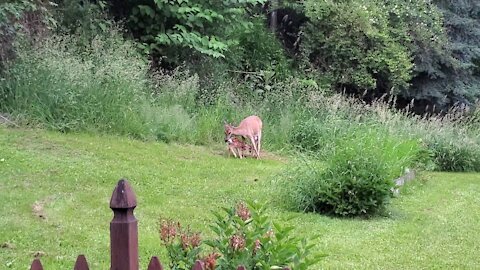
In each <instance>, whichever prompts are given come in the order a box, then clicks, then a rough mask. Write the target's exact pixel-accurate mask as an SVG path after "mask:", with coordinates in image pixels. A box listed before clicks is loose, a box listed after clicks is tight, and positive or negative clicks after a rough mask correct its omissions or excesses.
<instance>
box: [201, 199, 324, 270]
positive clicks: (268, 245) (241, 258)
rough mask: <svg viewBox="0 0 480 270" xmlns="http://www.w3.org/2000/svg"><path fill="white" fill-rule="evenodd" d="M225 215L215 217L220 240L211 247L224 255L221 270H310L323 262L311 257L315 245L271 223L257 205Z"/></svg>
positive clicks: (221, 258) (221, 256) (290, 228)
mask: <svg viewBox="0 0 480 270" xmlns="http://www.w3.org/2000/svg"><path fill="white" fill-rule="evenodd" d="M224 211H225V212H226V216H225V215H221V214H218V213H217V214H215V216H216V218H217V220H216V221H215V225H213V226H211V228H212V230H213V231H214V232H215V234H216V239H214V240H212V241H208V242H207V244H208V245H210V246H211V247H213V248H214V250H215V251H217V252H218V253H219V254H220V257H219V259H218V260H217V264H218V269H219V270H221V269H235V268H236V267H237V266H238V265H243V266H245V267H246V269H265V270H266V269H282V268H283V267H287V266H288V267H290V268H291V269H308V267H309V266H311V265H313V264H315V263H317V262H318V261H320V260H321V256H318V254H317V256H313V257H314V258H312V256H311V254H310V253H311V249H312V247H313V245H311V244H307V240H306V239H305V238H304V239H302V240H300V239H298V238H296V237H294V236H292V235H291V231H292V230H293V227H282V226H281V225H280V224H278V223H272V222H270V221H269V220H268V219H267V217H266V216H265V214H264V212H265V208H264V206H260V205H258V204H256V203H253V202H252V203H249V204H248V206H247V205H246V204H244V203H239V204H238V205H237V206H236V207H235V208H231V209H224Z"/></svg>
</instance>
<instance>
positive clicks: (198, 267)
mask: <svg viewBox="0 0 480 270" xmlns="http://www.w3.org/2000/svg"><path fill="white" fill-rule="evenodd" d="M192 270H205V268H204V267H203V262H202V261H199V260H197V261H196V262H195V264H194V265H193V268H192Z"/></svg>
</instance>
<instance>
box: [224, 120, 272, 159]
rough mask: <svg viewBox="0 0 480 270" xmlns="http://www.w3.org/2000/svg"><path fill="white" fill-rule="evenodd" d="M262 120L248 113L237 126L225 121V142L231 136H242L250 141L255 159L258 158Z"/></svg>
mask: <svg viewBox="0 0 480 270" xmlns="http://www.w3.org/2000/svg"><path fill="white" fill-rule="evenodd" d="M262 126H263V124H262V120H261V119H260V117H258V116H256V115H250V116H248V117H247V118H245V119H243V120H242V121H241V122H240V124H239V125H238V126H237V127H234V126H232V125H230V124H228V123H226V122H225V126H224V127H225V142H228V141H229V140H230V139H231V138H232V136H234V135H236V136H242V137H244V138H248V139H249V140H250V141H251V142H252V147H253V150H254V151H255V156H256V157H257V159H259V158H260V145H261V143H260V142H261V140H262Z"/></svg>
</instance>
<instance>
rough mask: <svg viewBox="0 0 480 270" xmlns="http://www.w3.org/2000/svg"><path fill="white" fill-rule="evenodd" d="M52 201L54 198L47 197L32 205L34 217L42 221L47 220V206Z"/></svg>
mask: <svg viewBox="0 0 480 270" xmlns="http://www.w3.org/2000/svg"><path fill="white" fill-rule="evenodd" d="M51 201H52V197H47V198H45V199H43V200H40V201H36V202H34V203H33V204H32V213H33V215H34V216H36V217H38V218H40V219H47V216H46V215H45V209H44V208H45V204H47V203H49V202H51Z"/></svg>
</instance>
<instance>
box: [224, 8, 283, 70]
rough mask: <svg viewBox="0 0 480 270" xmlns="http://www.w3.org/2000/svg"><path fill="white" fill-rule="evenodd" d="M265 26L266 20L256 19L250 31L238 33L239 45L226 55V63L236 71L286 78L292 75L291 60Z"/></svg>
mask: <svg viewBox="0 0 480 270" xmlns="http://www.w3.org/2000/svg"><path fill="white" fill-rule="evenodd" d="M265 25H266V22H265V19H263V18H260V17H256V18H253V20H252V26H251V27H250V28H249V29H247V30H246V31H243V32H238V33H236V35H235V36H236V38H237V39H238V43H237V44H235V45H232V47H231V50H229V52H228V53H227V54H226V61H227V62H229V63H230V66H231V67H232V68H234V69H235V70H239V71H249V72H261V71H266V72H274V73H276V74H277V76H278V77H279V78H285V77H286V76H287V75H288V74H289V73H290V68H291V67H290V63H289V59H288V58H287V55H286V54H285V52H284V49H283V47H282V46H281V44H280V42H279V41H278V40H277V39H276V38H275V35H274V34H273V33H271V32H269V31H268V29H267V28H266V27H265ZM252 37H255V38H252ZM246 76H248V75H246Z"/></svg>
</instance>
